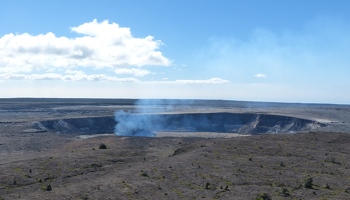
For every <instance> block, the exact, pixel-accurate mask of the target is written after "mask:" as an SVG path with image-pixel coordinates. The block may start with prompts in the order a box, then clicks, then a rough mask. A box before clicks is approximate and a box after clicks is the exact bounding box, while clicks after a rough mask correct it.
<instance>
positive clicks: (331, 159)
mask: <svg viewBox="0 0 350 200" xmlns="http://www.w3.org/2000/svg"><path fill="white" fill-rule="evenodd" d="M118 113H122V114H121V115H118ZM135 117H136V118H135ZM131 122H132V123H131ZM150 124H152V126H151V125H150ZM118 126H120V127H119V128H118ZM115 133H116V134H117V135H116V134H115ZM349 133H350V106H348V105H326V104H286V103H262V102H261V103H260V102H240V101H219V100H217V101H209V100H142V101H137V100H133V99H21V98H19V99H0V155H1V156H0V199H1V198H3V199H155V198H156V199H202V198H207V199H213V198H214V199H215V198H216V199H255V198H257V197H261V198H262V199H264V198H265V199H268V197H271V198H272V199H283V198H287V199H295V198H297V199H298V198H302V199H322V198H324V199H348V198H350V188H348V187H350V186H349V185H350V173H349V171H348V168H349V167H350V163H349V160H350V155H349V152H350V151H349V150H350V147H349V145H348V143H349V142H350V135H349ZM118 135H119V136H118ZM120 135H122V136H120ZM133 135H136V136H154V137H131V136H133ZM236 136H244V137H236ZM101 143H103V144H105V145H106V147H107V149H99V147H100V145H101Z"/></svg>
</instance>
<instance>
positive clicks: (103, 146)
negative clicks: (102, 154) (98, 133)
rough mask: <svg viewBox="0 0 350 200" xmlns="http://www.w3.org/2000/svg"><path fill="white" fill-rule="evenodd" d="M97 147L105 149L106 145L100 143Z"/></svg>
mask: <svg viewBox="0 0 350 200" xmlns="http://www.w3.org/2000/svg"><path fill="white" fill-rule="evenodd" d="M98 149H107V146H106V145H105V144H104V143H101V144H100V146H99V147H98Z"/></svg>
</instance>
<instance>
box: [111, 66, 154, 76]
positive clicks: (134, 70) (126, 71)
mask: <svg viewBox="0 0 350 200" xmlns="http://www.w3.org/2000/svg"><path fill="white" fill-rule="evenodd" d="M114 72H115V73H116V74H131V75H134V76H138V77H141V76H146V75H147V74H150V73H151V72H150V71H148V70H144V69H137V68H118V69H115V70H114Z"/></svg>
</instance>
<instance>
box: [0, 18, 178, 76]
mask: <svg viewBox="0 0 350 200" xmlns="http://www.w3.org/2000/svg"><path fill="white" fill-rule="evenodd" d="M71 30H72V31H73V32H76V33H78V34H81V36H79V37H75V38H68V37H57V36H56V35H55V34H54V33H51V32H49V33H46V34H39V35H30V34H28V33H23V34H12V33H9V34H6V35H4V36H3V37H1V38H0V72H2V73H23V72H32V73H33V72H35V71H40V72H43V71H54V70H55V69H62V68H64V69H67V68H69V69H71V68H75V67H87V68H94V69H96V68H98V69H101V68H109V69H112V70H114V69H116V68H118V67H124V68H125V67H132V66H137V67H141V66H169V65H170V64H171V61H170V60H169V59H168V58H166V57H164V56H163V54H162V52H160V51H159V50H158V49H159V47H160V46H161V44H162V43H161V41H160V40H155V39H154V38H153V37H152V36H147V37H145V38H135V37H133V36H132V34H131V32H130V29H129V28H124V27H120V26H119V25H118V24H116V23H109V22H108V21H107V20H106V21H103V22H101V23H99V22H97V20H93V21H92V22H89V23H84V24H82V25H80V26H77V27H72V28H71ZM141 72H142V70H141ZM145 72H146V71H143V74H145ZM136 74H137V75H140V74H139V73H136Z"/></svg>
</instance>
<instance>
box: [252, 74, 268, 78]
mask: <svg viewBox="0 0 350 200" xmlns="http://www.w3.org/2000/svg"><path fill="white" fill-rule="evenodd" d="M254 76H255V77H256V78H266V77H267V76H266V74H262V73H258V74H255V75H254Z"/></svg>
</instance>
